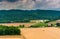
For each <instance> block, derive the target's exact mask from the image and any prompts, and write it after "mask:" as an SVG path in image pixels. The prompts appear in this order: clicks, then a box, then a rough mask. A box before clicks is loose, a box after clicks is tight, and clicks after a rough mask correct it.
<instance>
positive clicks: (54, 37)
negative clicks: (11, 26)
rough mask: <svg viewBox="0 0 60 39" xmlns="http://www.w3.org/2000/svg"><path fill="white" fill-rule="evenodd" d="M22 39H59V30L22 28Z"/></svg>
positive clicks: (53, 28) (52, 28) (51, 28)
mask: <svg viewBox="0 0 60 39" xmlns="http://www.w3.org/2000/svg"><path fill="white" fill-rule="evenodd" d="M21 32H22V35H23V36H24V39H60V28H55V27H49V28H22V29H21Z"/></svg>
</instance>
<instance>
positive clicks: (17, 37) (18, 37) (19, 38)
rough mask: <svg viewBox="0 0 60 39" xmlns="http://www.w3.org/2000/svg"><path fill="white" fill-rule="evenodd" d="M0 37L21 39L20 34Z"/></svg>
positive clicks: (0, 37) (1, 38) (0, 38)
mask: <svg viewBox="0 0 60 39" xmlns="http://www.w3.org/2000/svg"><path fill="white" fill-rule="evenodd" d="M0 39H21V36H19V35H18V36H0Z"/></svg>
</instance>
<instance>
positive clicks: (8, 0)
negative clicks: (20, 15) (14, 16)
mask: <svg viewBox="0 0 60 39" xmlns="http://www.w3.org/2000/svg"><path fill="white" fill-rule="evenodd" d="M6 1H7V2H17V1H19V0H6Z"/></svg>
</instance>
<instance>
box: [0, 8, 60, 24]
mask: <svg viewBox="0 0 60 39" xmlns="http://www.w3.org/2000/svg"><path fill="white" fill-rule="evenodd" d="M40 19H41V20H47V19H48V20H58V19H60V11H56V10H55V11H54V10H17V9H16V10H14V9H12V10H0V23H11V22H12V23H13V22H29V21H30V20H40Z"/></svg>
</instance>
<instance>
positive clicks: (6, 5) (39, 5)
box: [0, 0, 60, 9]
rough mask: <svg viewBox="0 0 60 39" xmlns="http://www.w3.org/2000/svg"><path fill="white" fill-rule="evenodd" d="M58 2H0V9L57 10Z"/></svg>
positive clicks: (18, 0) (49, 0)
mask: <svg viewBox="0 0 60 39" xmlns="http://www.w3.org/2000/svg"><path fill="white" fill-rule="evenodd" d="M58 8H60V0H13V1H12V0H0V9H58Z"/></svg>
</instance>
